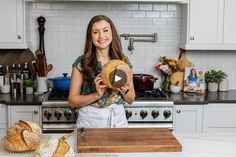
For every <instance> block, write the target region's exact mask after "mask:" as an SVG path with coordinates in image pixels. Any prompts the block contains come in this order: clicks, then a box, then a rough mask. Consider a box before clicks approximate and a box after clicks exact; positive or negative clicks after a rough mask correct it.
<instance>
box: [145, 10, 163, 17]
mask: <svg viewBox="0 0 236 157" xmlns="http://www.w3.org/2000/svg"><path fill="white" fill-rule="evenodd" d="M146 16H147V17H151V18H159V17H160V12H156V11H147V12H146Z"/></svg>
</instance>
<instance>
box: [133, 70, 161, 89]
mask: <svg viewBox="0 0 236 157" xmlns="http://www.w3.org/2000/svg"><path fill="white" fill-rule="evenodd" d="M156 80H158V79H157V78H155V77H154V76H152V75H148V74H133V81H134V89H135V91H136V92H143V91H147V90H152V89H153V87H154V83H155V82H156Z"/></svg>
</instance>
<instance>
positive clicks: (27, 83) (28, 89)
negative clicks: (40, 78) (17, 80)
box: [24, 79, 34, 94]
mask: <svg viewBox="0 0 236 157" xmlns="http://www.w3.org/2000/svg"><path fill="white" fill-rule="evenodd" d="M24 83H25V89H26V94H33V85H34V80H33V79H27V80H25V81H24Z"/></svg>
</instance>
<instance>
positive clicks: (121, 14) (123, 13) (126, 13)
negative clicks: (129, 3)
mask: <svg viewBox="0 0 236 157" xmlns="http://www.w3.org/2000/svg"><path fill="white" fill-rule="evenodd" d="M117 16H118V17H131V11H117Z"/></svg>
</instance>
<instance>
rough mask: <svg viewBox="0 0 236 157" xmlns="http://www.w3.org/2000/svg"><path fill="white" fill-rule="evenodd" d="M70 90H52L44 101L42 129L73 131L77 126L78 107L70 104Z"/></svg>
mask: <svg viewBox="0 0 236 157" xmlns="http://www.w3.org/2000/svg"><path fill="white" fill-rule="evenodd" d="M67 100H68V92H62V91H55V90H52V91H51V92H50V93H49V95H47V96H46V97H45V99H44V101H43V102H42V131H43V132H44V133H51V132H53V133H54V132H58V133H62V132H71V131H72V130H73V129H74V128H75V123H76V119H77V117H78V109H72V108H70V107H69V104H68V101H67Z"/></svg>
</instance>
